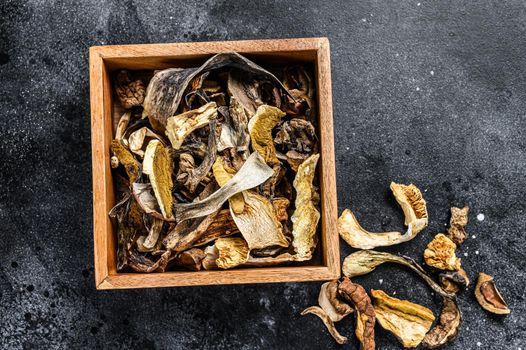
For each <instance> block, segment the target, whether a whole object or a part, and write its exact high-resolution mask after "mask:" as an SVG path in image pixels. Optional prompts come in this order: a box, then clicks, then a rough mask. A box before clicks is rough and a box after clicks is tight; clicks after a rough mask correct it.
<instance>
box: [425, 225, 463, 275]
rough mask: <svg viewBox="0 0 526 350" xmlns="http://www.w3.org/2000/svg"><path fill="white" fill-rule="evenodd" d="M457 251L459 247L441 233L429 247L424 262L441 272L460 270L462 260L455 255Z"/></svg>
mask: <svg viewBox="0 0 526 350" xmlns="http://www.w3.org/2000/svg"><path fill="white" fill-rule="evenodd" d="M456 249H457V245H456V244H455V243H454V242H453V241H452V240H450V239H449V238H447V237H446V236H445V235H444V234H442V233H439V234H437V235H436V236H435V238H433V240H432V241H431V242H429V244H428V245H427V248H426V250H425V251H424V260H425V262H426V264H427V265H429V266H432V267H435V268H437V269H440V270H458V269H460V259H459V258H457V256H456V255H455V250H456Z"/></svg>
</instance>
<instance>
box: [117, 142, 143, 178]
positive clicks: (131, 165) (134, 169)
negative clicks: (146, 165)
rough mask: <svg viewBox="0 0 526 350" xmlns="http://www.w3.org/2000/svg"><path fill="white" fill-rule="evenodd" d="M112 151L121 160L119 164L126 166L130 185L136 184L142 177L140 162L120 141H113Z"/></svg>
mask: <svg viewBox="0 0 526 350" xmlns="http://www.w3.org/2000/svg"><path fill="white" fill-rule="evenodd" d="M111 150H112V152H113V153H114V154H115V156H116V157H117V159H118V160H119V164H122V166H124V169H125V170H126V174H127V175H128V178H129V179H130V184H131V183H134V182H135V181H136V180H137V178H138V177H139V175H140V165H139V162H138V161H137V160H136V159H135V158H134V157H133V154H132V153H131V152H130V151H128V150H127V149H126V148H125V147H124V146H123V145H122V143H121V141H119V140H113V141H111Z"/></svg>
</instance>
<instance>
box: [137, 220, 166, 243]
mask: <svg viewBox="0 0 526 350" xmlns="http://www.w3.org/2000/svg"><path fill="white" fill-rule="evenodd" d="M163 225H164V221H163V220H161V219H156V218H154V219H153V221H152V226H151V227H150V231H149V233H148V236H147V237H146V238H145V239H144V242H143V243H142V246H143V247H144V248H145V249H148V250H149V249H153V248H154V247H155V245H156V244H157V241H158V240H159V235H160V234H161V231H162V230H163Z"/></svg>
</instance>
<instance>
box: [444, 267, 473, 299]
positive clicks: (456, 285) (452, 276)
mask: <svg viewBox="0 0 526 350" xmlns="http://www.w3.org/2000/svg"><path fill="white" fill-rule="evenodd" d="M438 279H439V281H440V285H441V286H442V289H444V290H445V291H446V292H448V293H454V294H456V293H458V292H459V291H460V288H466V287H467V286H469V278H468V275H467V274H466V271H464V269H462V268H460V269H459V270H458V271H444V272H442V273H440V274H439V276H438Z"/></svg>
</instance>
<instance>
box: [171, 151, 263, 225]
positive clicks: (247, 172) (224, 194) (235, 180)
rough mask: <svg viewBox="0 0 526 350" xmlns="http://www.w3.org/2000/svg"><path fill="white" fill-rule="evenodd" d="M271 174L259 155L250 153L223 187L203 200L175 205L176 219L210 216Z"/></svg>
mask: <svg viewBox="0 0 526 350" xmlns="http://www.w3.org/2000/svg"><path fill="white" fill-rule="evenodd" d="M272 174H273V171H272V169H271V168H270V167H269V166H268V165H267V164H266V163H265V162H264V160H263V158H262V157H261V156H260V155H259V153H257V152H254V153H252V154H251V155H250V156H249V157H248V159H247V160H246V162H245V163H244V164H243V166H242V167H241V169H239V171H238V172H237V173H236V174H235V175H234V176H233V177H232V178H231V179H230V180H228V182H227V183H225V185H224V186H223V187H221V188H220V189H219V190H217V191H216V192H214V193H212V194H211V195H210V196H208V197H207V198H205V199H203V200H199V201H196V202H193V203H188V204H175V212H176V218H177V220H179V221H183V220H188V219H192V218H197V217H201V216H205V215H208V214H211V213H213V212H215V211H217V210H219V209H220V208H221V206H222V205H223V203H224V202H226V201H227V200H228V199H229V198H230V197H232V196H233V195H235V194H236V193H240V192H243V191H246V190H248V189H251V188H254V187H256V186H258V185H261V184H262V183H263V182H265V181H266V180H267V179H268V178H270V177H271V176H272Z"/></svg>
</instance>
